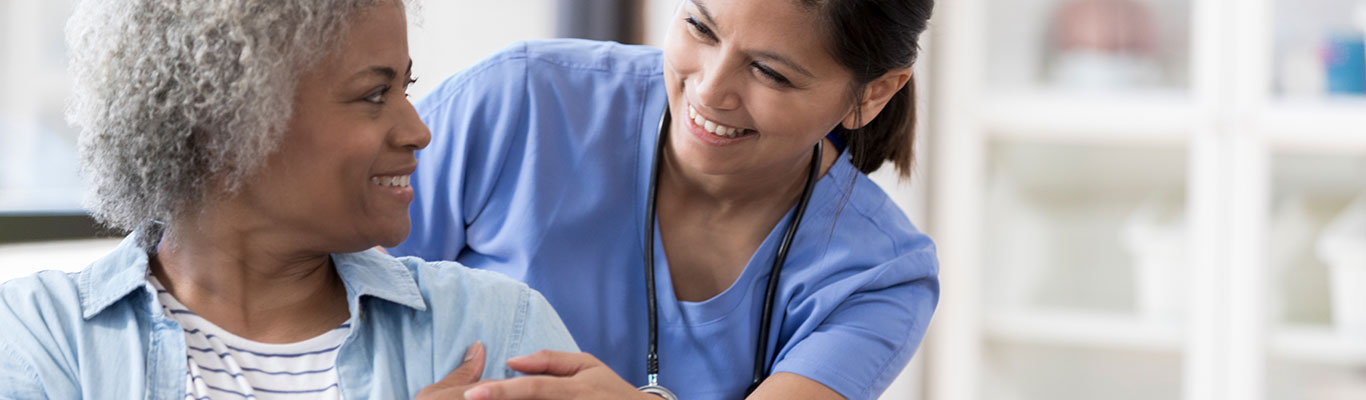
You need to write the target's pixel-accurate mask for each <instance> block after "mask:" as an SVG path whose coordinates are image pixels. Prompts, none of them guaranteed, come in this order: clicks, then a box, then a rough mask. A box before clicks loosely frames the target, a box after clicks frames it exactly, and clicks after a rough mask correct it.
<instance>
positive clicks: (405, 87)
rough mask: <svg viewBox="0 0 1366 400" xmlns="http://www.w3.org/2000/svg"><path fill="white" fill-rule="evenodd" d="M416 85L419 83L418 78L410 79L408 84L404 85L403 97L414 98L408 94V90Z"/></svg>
mask: <svg viewBox="0 0 1366 400" xmlns="http://www.w3.org/2000/svg"><path fill="white" fill-rule="evenodd" d="M414 83H417V78H409V79H408V81H407V82H405V83H403V97H412V94H410V93H408V88H410V87H412V86H413V84H414Z"/></svg>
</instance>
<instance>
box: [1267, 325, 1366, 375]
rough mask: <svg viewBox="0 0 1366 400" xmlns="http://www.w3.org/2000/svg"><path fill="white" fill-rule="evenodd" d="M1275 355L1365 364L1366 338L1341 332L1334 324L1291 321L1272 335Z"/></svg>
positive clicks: (1347, 364) (1340, 363)
mask: <svg viewBox="0 0 1366 400" xmlns="http://www.w3.org/2000/svg"><path fill="white" fill-rule="evenodd" d="M1271 347H1272V355H1274V356H1278V357H1282V358H1286V359H1292V360H1297V361H1310V362H1316V363H1323V364H1333V365H1346V366H1366V339H1361V338H1357V339H1355V340H1353V339H1352V338H1350V337H1348V336H1346V335H1343V334H1340V333H1338V331H1336V330H1334V329H1333V328H1332V327H1331V326H1325V325H1318V326H1315V325H1292V326H1286V327H1282V328H1280V329H1278V330H1276V331H1275V333H1274V334H1273V335H1272V337H1271Z"/></svg>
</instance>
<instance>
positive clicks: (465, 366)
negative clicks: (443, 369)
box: [437, 342, 484, 386]
mask: <svg viewBox="0 0 1366 400" xmlns="http://www.w3.org/2000/svg"><path fill="white" fill-rule="evenodd" d="M483 375H484V343H483V342H474V344H472V345H470V348H469V349H468V350H465V359H464V361H461V362H460V366H459V367H456V368H455V370H454V371H451V373H450V374H447V375H446V377H445V378H441V381H440V382H437V384H438V385H442V386H460V385H468V384H471V383H474V382H477V381H479V377H480V376H483Z"/></svg>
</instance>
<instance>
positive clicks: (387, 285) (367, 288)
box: [76, 233, 427, 320]
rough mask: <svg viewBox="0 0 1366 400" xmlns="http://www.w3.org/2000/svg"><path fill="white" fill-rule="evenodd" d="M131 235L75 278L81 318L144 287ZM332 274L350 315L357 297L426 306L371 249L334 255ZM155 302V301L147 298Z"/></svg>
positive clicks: (402, 274)
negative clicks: (343, 288) (342, 286)
mask: <svg viewBox="0 0 1366 400" xmlns="http://www.w3.org/2000/svg"><path fill="white" fill-rule="evenodd" d="M136 236H137V233H133V234H130V235H128V236H127V237H125V238H124V239H123V242H121V243H119V246H118V247H117V248H115V249H114V251H113V252H111V253H109V254H107V255H105V256H104V257H101V258H100V259H99V260H96V261H95V262H94V263H92V264H90V266H88V267H87V268H85V269H83V270H81V272H79V273H78V276H77V278H76V282H77V291H78V293H79V294H80V297H81V316H82V318H84V319H87V320H89V319H90V318H93V317H95V316H96V315H98V314H99V313H100V312H101V311H104V310H105V309H106V308H109V306H111V305H113V304H114V303H117V302H118V301H119V300H122V299H123V298H124V297H127V296H128V295H129V294H130V293H133V291H135V290H138V289H139V288H143V287H146V285H147V273H148V268H149V264H148V258H147V252H145V251H142V248H141V247H139V246H138V243H137V237H136ZM332 261H333V263H334V264H336V267H337V275H339V276H341V279H342V282H343V283H344V284H345V285H346V294H347V296H346V297H347V298H346V302H347V303H348V304H349V305H350V308H351V309H352V311H353V312H355V311H356V310H357V307H358V304H359V302H360V297H361V296H374V297H376V298H380V299H383V300H387V301H390V302H394V303H397V304H401V305H404V306H408V307H411V308H414V309H417V310H419V311H426V310H427V304H426V301H425V300H424V299H423V298H422V291H421V290H420V289H418V287H417V281H416V280H415V279H414V278H413V274H412V272H410V271H409V270H408V268H407V267H406V266H404V265H403V263H402V262H399V261H398V259H396V258H394V257H391V256H389V255H388V254H384V253H382V252H380V251H378V250H375V249H369V250H365V251H361V252H356V253H334V254H332ZM149 299H156V296H149Z"/></svg>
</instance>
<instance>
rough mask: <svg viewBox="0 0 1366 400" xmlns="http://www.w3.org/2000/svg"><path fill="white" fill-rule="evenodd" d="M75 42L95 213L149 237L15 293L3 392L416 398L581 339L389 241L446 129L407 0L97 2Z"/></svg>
mask: <svg viewBox="0 0 1366 400" xmlns="http://www.w3.org/2000/svg"><path fill="white" fill-rule="evenodd" d="M68 36H69V39H70V41H71V45H72V54H73V57H74V60H73V68H74V71H75V73H76V78H77V91H76V101H75V103H74V105H73V107H72V114H73V115H72V119H73V120H74V121H75V122H77V123H78V124H79V125H81V127H82V129H83V132H82V143H81V146H82V148H81V152H82V159H83V164H84V169H85V171H86V173H87V175H88V177H89V178H90V180H91V183H92V184H93V186H94V189H95V190H94V195H93V196H92V197H93V201H91V203H90V206H91V210H92V211H93V212H94V214H95V216H96V217H97V218H99V219H100V220H102V221H104V222H105V223H107V224H109V225H112V226H114V227H117V228H122V229H126V230H129V231H131V232H132V233H131V234H130V235H129V236H128V238H127V240H125V241H124V242H123V244H122V245H120V247H119V248H118V249H116V250H115V251H114V252H113V253H111V254H109V255H108V256H106V257H104V258H102V259H100V260H98V261H96V262H94V263H93V264H91V265H90V266H88V267H87V268H86V269H85V270H83V271H81V272H79V273H74V274H64V273H59V272H52V271H49V272H44V273H40V274H37V275H35V276H32V277H28V278H23V279H19V280H15V281H11V282H9V283H7V284H5V285H3V286H0V326H4V329H0V398H25V399H27V398H206V397H208V398H258V399H265V398H288V397H307V398H338V397H345V398H353V399H355V398H412V397H413V396H414V395H416V394H418V392H419V391H421V390H423V389H424V388H430V389H432V390H429V391H427V393H426V394H433V393H436V394H440V393H456V394H458V393H460V392H461V388H460V385H461V384H465V383H471V382H473V381H474V380H475V379H478V378H483V379H498V378H503V377H507V376H508V375H510V374H512V373H513V372H512V371H511V370H510V369H508V368H506V366H505V362H506V360H507V359H508V358H511V357H514V356H517V355H523V354H528V353H532V352H535V351H537V350H542V349H555V350H567V351H576V348H575V345H574V343H573V341H572V340H571V339H570V337H569V335H568V332H567V331H566V329H565V327H564V325H563V324H562V323H561V322H560V320H559V318H558V317H557V316H556V314H555V312H554V310H552V309H551V308H550V306H549V305H548V304H547V303H546V301H545V300H544V299H543V298H542V297H541V295H540V294H538V293H536V292H534V291H532V290H530V289H528V288H527V287H526V286H525V285H522V284H520V283H516V282H514V281H511V280H509V279H506V278H502V277H500V276H499V275H497V274H496V273H493V272H481V271H475V270H469V269H466V268H463V267H458V266H454V265H446V266H443V265H435V264H431V263H426V262H423V261H421V260H418V259H413V258H405V259H394V258H391V257H389V256H387V255H385V254H383V253H381V252H379V251H376V250H368V249H371V248H373V247H375V246H381V245H382V246H393V245H396V244H398V243H399V242H400V241H402V240H403V239H404V237H406V236H407V234H408V228H409V219H408V218H409V217H408V204H409V202H411V201H412V198H413V191H412V189H411V188H409V187H408V176H409V174H411V173H412V172H413V170H414V169H415V168H416V159H415V158H414V152H415V151H416V150H418V149H421V148H423V147H424V146H426V145H427V142H428V140H429V139H430V134H429V132H428V131H427V128H426V127H425V126H424V125H423V124H422V122H421V121H420V120H418V118H417V114H416V113H415V111H414V109H413V107H412V105H411V104H410V103H409V102H408V100H407V98H406V96H405V94H404V88H405V87H406V86H407V85H408V84H409V83H410V82H411V81H410V74H411V67H412V62H411V61H410V59H409V57H408V46H407V33H406V22H405V14H404V5H403V4H402V3H401V2H399V1H398V0H315V1H300V0H288V1H286V0H181V1H174V2H168V1H155V0H87V1H84V2H83V3H82V4H81V5H80V6H79V10H78V11H77V14H76V16H75V17H73V19H72V22H71V24H70V32H69V33H68ZM476 343H482V345H476ZM467 348H468V349H469V351H468V352H467V351H466V349H467ZM457 367H459V368H460V369H458V370H457ZM452 371H455V372H452ZM448 373H449V374H450V375H449V378H448V379H447V380H445V381H441V382H440V384H438V385H433V384H434V383H438V380H440V379H442V377H443V376H448ZM429 386H430V387H429Z"/></svg>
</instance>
